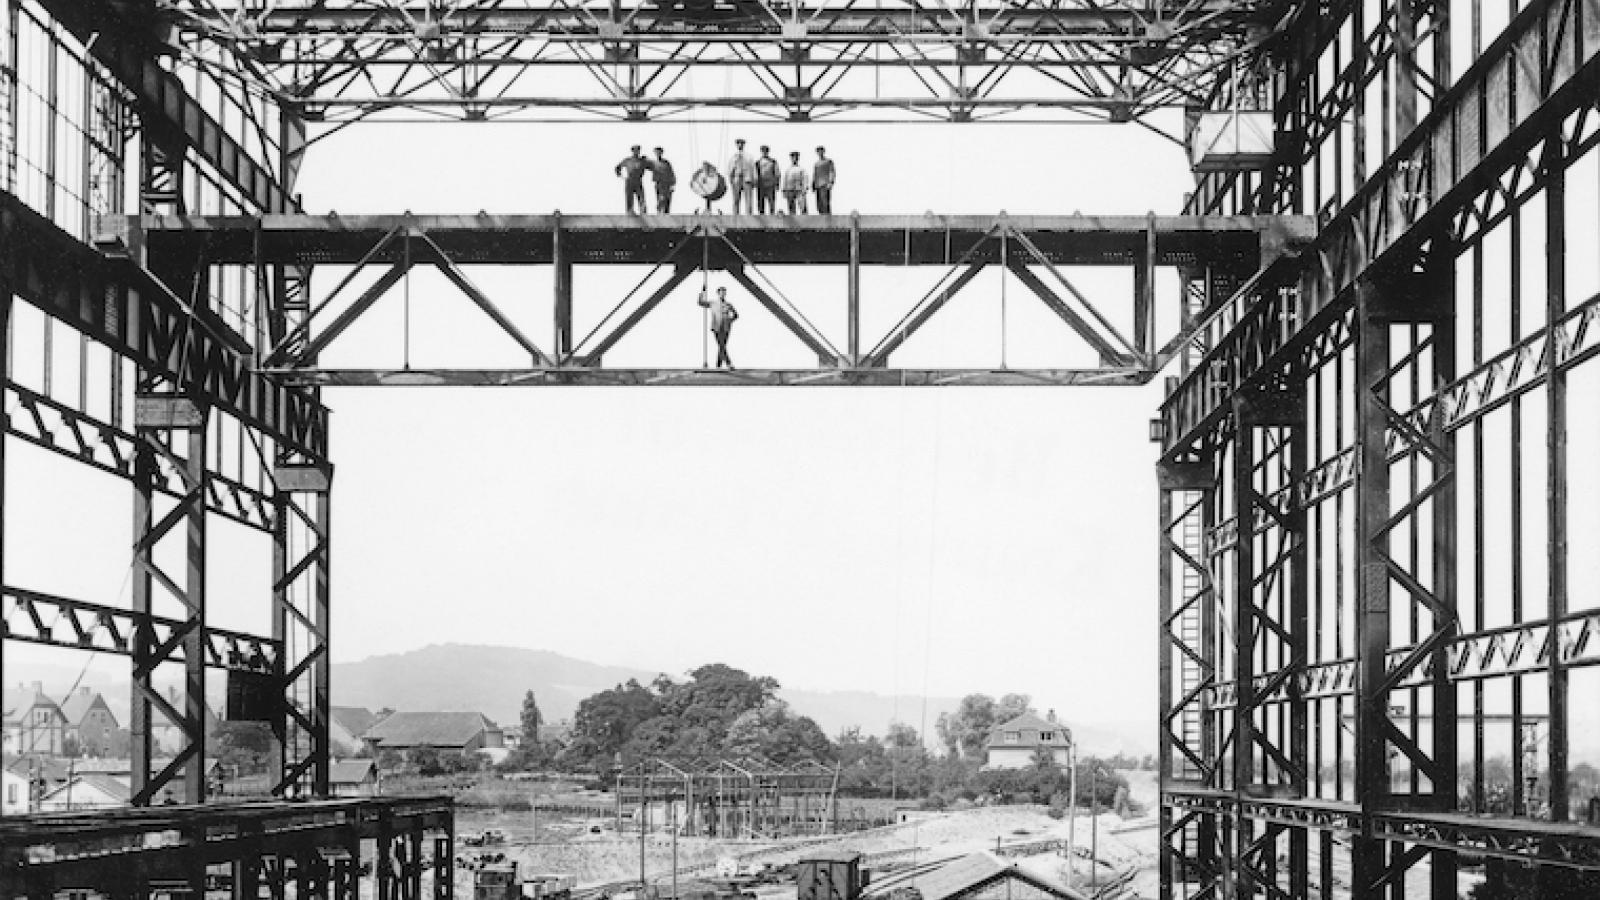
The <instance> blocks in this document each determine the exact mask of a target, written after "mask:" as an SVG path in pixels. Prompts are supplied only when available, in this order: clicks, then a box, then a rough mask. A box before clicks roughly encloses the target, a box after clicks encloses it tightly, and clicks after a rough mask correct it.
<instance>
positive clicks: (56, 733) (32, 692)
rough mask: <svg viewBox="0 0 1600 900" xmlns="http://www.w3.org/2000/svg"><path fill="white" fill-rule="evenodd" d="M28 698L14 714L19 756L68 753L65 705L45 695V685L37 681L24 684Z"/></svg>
mask: <svg viewBox="0 0 1600 900" xmlns="http://www.w3.org/2000/svg"><path fill="white" fill-rule="evenodd" d="M22 691H23V692H24V693H23V696H24V697H27V698H28V699H27V700H25V701H24V702H23V703H22V704H21V705H20V706H19V707H18V708H17V710H16V712H15V713H14V714H13V716H12V719H13V721H14V723H15V724H14V725H13V726H12V728H13V729H14V735H15V736H14V737H13V739H12V741H11V743H12V751H11V752H13V753H15V754H17V755H19V756H20V755H28V754H42V755H45V756H60V755H62V754H63V753H65V752H66V741H67V718H66V716H65V715H63V714H62V712H61V707H60V706H59V705H57V704H56V702H55V701H54V700H51V699H50V698H49V697H48V696H46V695H45V692H44V685H43V684H41V683H40V682H37V681H35V682H34V683H33V684H32V685H31V686H23V687H22Z"/></svg>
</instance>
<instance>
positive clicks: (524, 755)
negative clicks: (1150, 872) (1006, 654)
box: [502, 663, 1153, 809]
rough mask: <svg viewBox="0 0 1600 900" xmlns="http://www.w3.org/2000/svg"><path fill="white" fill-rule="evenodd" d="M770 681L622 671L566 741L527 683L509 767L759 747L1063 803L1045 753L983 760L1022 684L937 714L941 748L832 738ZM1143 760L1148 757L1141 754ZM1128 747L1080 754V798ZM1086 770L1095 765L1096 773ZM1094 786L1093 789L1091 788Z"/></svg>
mask: <svg viewBox="0 0 1600 900" xmlns="http://www.w3.org/2000/svg"><path fill="white" fill-rule="evenodd" d="M778 687H779V685H778V682H777V680H776V679H773V678H770V677H765V676H755V675H751V674H750V673H748V672H744V671H742V670H740V669H736V668H733V667H731V666H727V665H723V664H721V663H713V664H711V665H705V666H701V667H700V668H698V669H695V670H693V671H691V672H690V673H689V676H688V678H687V680H683V681H675V680H673V679H671V678H668V677H667V676H665V675H662V676H659V677H657V678H656V679H655V680H653V681H652V682H650V684H648V685H645V684H640V683H639V682H638V681H637V680H631V679H630V680H629V681H627V682H625V683H623V684H619V685H617V686H616V687H614V688H611V689H609V690H604V691H601V692H599V693H597V694H594V695H593V696H590V697H588V698H587V699H585V700H584V701H583V702H582V703H581V704H579V706H578V710H577V714H576V715H575V717H574V719H573V726H572V730H571V734H570V739H569V740H568V742H567V743H566V744H565V745H564V746H559V745H554V744H548V743H541V742H539V741H538V739H537V735H538V734H539V727H538V726H539V725H540V724H541V723H542V719H541V717H540V714H539V709H538V703H537V701H536V700H535V699H534V696H533V693H532V692H531V691H530V692H529V693H528V694H527V696H526V697H525V698H524V700H523V707H522V732H523V735H524V739H523V744H522V746H521V747H519V748H517V750H515V751H514V752H513V753H512V755H511V757H510V758H508V759H507V760H506V761H505V762H504V763H503V764H502V768H504V769H513V770H529V769H551V768H553V769H559V770H564V771H572V772H590V773H595V774H597V775H599V776H600V777H601V778H602V779H607V778H609V777H610V776H611V775H612V774H613V773H615V772H616V771H617V770H618V769H619V768H626V767H630V766H633V765H635V764H637V763H639V762H640V761H642V760H645V759H649V758H652V757H665V758H670V759H677V760H709V759H716V758H719V757H727V758H738V757H746V756H759V757H762V758H765V759H769V760H771V761H773V762H775V763H779V764H782V765H794V764H797V763H803V762H815V763H819V764H822V765H824V766H828V767H829V768H837V771H838V778H839V792H840V793H841V794H843V795H845V796H854V797H895V798H904V799H908V800H910V799H921V800H924V801H925V802H927V803H928V804H930V805H933V806H943V805H946V804H948V803H952V802H957V801H960V800H967V801H980V802H983V800H984V799H987V800H989V801H992V800H996V799H999V800H1003V801H1007V802H1036V803H1048V804H1051V805H1052V806H1053V807H1056V808H1058V809H1060V808H1064V806H1065V804H1066V803H1067V799H1068V795H1069V794H1070V791H1069V785H1070V782H1071V778H1070V774H1069V773H1068V772H1066V771H1065V770H1064V769H1063V768H1062V767H1061V766H1060V765H1059V764H1058V763H1057V762H1056V761H1055V759H1054V758H1052V757H1051V755H1050V754H1049V753H1048V752H1041V753H1040V754H1038V755H1037V756H1036V757H1035V759H1034V760H1033V764H1032V765H1031V766H1029V767H1026V768H1023V769H1011V770H1007V769H1001V770H990V771H986V770H984V769H983V768H982V767H983V764H984V762H985V761H986V758H987V751H986V748H985V745H986V743H987V741H988V738H989V734H990V733H991V732H992V731H993V729H994V728H995V726H997V725H999V724H1000V723H1002V722H1005V721H1007V720H1008V719H1012V718H1015V717H1017V716H1019V715H1022V714H1023V713H1030V712H1035V711H1034V710H1033V708H1032V701H1031V698H1029V697H1028V695H1026V694H1006V695H1004V696H1002V697H1000V698H999V699H998V700H996V699H995V698H993V697H990V696H988V695H986V694H971V695H968V696H967V697H965V698H963V699H962V701H961V704H960V706H959V707H958V708H957V709H956V710H955V711H954V712H950V713H946V714H944V715H941V716H940V717H939V719H938V721H937V723H936V726H935V727H936V728H937V735H938V745H936V746H941V747H942V749H943V752H942V753H936V752H931V751H930V750H929V746H928V743H927V742H925V741H924V740H923V736H922V735H920V734H919V733H918V732H917V730H916V729H915V728H912V727H911V726H909V725H905V724H894V725H891V726H889V730H888V733H887V734H886V735H884V736H883V737H878V736H876V735H868V734H864V733H863V732H862V730H861V729H860V728H849V729H846V730H845V731H844V732H842V733H841V734H840V735H839V736H838V737H837V738H836V739H832V740H830V739H829V738H828V736H827V735H826V734H824V733H823V731H822V729H821V728H820V727H818V725H817V723H816V722H814V721H813V720H811V719H810V718H809V717H806V716H802V715H797V714H796V713H795V712H794V711H793V710H792V709H790V708H789V706H788V704H786V703H784V702H783V701H781V700H779V699H778V697H777V691H778ZM1143 762H1144V763H1145V764H1146V765H1147V766H1148V765H1149V764H1151V763H1153V760H1150V759H1146V760H1144V761H1143ZM1140 764H1141V761H1140V760H1138V759H1134V758H1131V757H1128V758H1124V757H1116V758H1113V759H1109V760H1097V759H1093V758H1086V759H1082V760H1080V766H1079V778H1078V782H1079V783H1078V791H1077V799H1078V802H1079V803H1080V804H1081V805H1085V806H1087V805H1088V804H1089V803H1090V802H1092V801H1098V802H1099V803H1100V804H1101V805H1102V806H1104V807H1114V806H1116V805H1118V804H1119V803H1120V802H1123V801H1124V800H1125V798H1126V796H1127V782H1126V780H1125V779H1124V778H1123V777H1122V776H1121V775H1118V774H1117V773H1116V772H1115V769H1119V768H1137V767H1139V765H1140ZM1091 772H1098V773H1099V775H1098V776H1097V777H1091V774H1090V773H1091ZM1091 790H1094V791H1095V794H1094V796H1091Z"/></svg>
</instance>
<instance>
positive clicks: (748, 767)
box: [616, 757, 838, 839]
mask: <svg viewBox="0 0 1600 900" xmlns="http://www.w3.org/2000/svg"><path fill="white" fill-rule="evenodd" d="M836 783H837V778H836V777H835V773H834V771H833V770H832V769H830V768H828V767H826V766H822V765H818V764H817V763H800V764H796V765H791V766H785V765H780V764H778V763H774V762H772V761H771V760H765V759H751V758H740V759H696V760H686V759H669V758H665V757H653V758H650V759H645V760H641V761H640V762H638V763H637V764H635V765H633V766H629V767H626V768H624V769H622V770H621V772H620V773H618V776H617V796H616V801H617V830H618V832H619V833H620V832H621V831H622V830H623V825H624V818H625V817H626V816H630V815H631V816H632V818H633V823H634V827H635V828H636V829H637V830H639V831H640V832H642V833H645V834H648V833H649V832H650V831H651V830H653V829H656V828H661V829H663V830H675V831H677V832H678V833H680V834H684V835H698V836H702V837H718V836H720V837H730V838H746V839H755V838H760V837H766V838H769V839H771V838H775V837H793V836H796V835H819V834H828V833H831V832H833V831H834V830H836V828H837V826H838V815H837V809H836V807H835V803H834V800H835V797H834V793H835V790H836Z"/></svg>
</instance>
